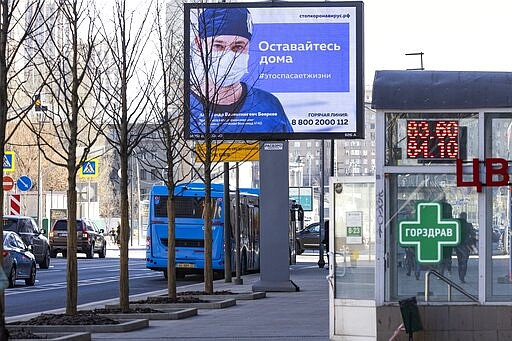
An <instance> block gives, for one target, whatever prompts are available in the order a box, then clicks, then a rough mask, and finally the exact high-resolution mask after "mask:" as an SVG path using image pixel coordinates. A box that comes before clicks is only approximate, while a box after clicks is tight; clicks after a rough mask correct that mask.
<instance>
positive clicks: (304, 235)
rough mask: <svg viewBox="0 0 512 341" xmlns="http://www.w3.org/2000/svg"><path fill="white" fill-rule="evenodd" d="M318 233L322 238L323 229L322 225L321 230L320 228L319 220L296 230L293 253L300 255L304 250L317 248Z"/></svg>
mask: <svg viewBox="0 0 512 341" xmlns="http://www.w3.org/2000/svg"><path fill="white" fill-rule="evenodd" d="M320 233H321V234H322V239H323V236H324V231H323V227H322V231H321V230H320V223H319V222H316V223H312V224H309V225H308V226H306V227H305V228H303V229H302V230H300V231H297V233H296V236H295V253H296V254H297V255H300V254H302V253H303V252H304V251H305V250H318V244H319V239H320Z"/></svg>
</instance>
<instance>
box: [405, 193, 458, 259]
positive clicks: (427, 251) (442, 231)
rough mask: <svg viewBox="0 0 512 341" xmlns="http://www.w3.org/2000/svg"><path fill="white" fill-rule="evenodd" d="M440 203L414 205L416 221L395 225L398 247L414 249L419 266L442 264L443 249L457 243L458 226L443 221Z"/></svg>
mask: <svg viewBox="0 0 512 341" xmlns="http://www.w3.org/2000/svg"><path fill="white" fill-rule="evenodd" d="M441 207H442V205H441V203H439V202H422V203H418V204H417V205H416V212H417V213H416V220H402V221H401V222H400V223H399V224H398V236H399V243H400V245H401V246H404V247H407V246H415V247H416V260H417V261H418V263H421V264H429V263H430V264H432V263H439V262H441V256H442V251H443V247H445V246H457V245H459V243H460V233H461V229H460V222H459V220H457V219H443V218H442V217H443V212H442V209H441Z"/></svg>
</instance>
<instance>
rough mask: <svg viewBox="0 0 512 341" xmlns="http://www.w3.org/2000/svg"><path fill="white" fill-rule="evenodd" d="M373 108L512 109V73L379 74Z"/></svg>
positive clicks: (411, 72)
mask: <svg viewBox="0 0 512 341" xmlns="http://www.w3.org/2000/svg"><path fill="white" fill-rule="evenodd" d="M372 108H373V109H395V110H429V109H476V108H512V72H483V71H425V70H422V71H419V70H403V71H400V70H396V71H394V70H393V71H387V70H382V71H376V72H375V78H374V81H373V94H372Z"/></svg>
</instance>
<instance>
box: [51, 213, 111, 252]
mask: <svg viewBox="0 0 512 341" xmlns="http://www.w3.org/2000/svg"><path fill="white" fill-rule="evenodd" d="M75 227H76V230H77V234H76V235H77V243H76V245H77V252H79V253H85V254H86V256H87V258H93V257H94V253H97V254H98V255H99V257H100V258H105V255H106V254H107V241H106V240H105V236H104V233H105V231H104V230H103V229H99V228H98V227H97V226H96V225H95V224H94V223H93V222H92V221H90V220H88V219H86V218H81V219H77V221H76V224H75ZM67 228H68V220H67V219H66V218H64V219H59V220H57V221H56V222H55V223H54V224H53V226H52V229H51V231H50V257H52V258H55V257H57V253H59V252H60V253H62V256H63V257H67V251H68V250H67V240H68V230H67Z"/></svg>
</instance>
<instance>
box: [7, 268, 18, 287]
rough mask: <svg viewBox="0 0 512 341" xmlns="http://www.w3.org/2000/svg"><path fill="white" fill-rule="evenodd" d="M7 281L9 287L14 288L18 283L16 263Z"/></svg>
mask: <svg viewBox="0 0 512 341" xmlns="http://www.w3.org/2000/svg"><path fill="white" fill-rule="evenodd" d="M7 281H8V282H9V288H14V286H15V285H16V267H15V266H14V265H13V266H12V268H11V271H10V272H9V276H8V277H7Z"/></svg>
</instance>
